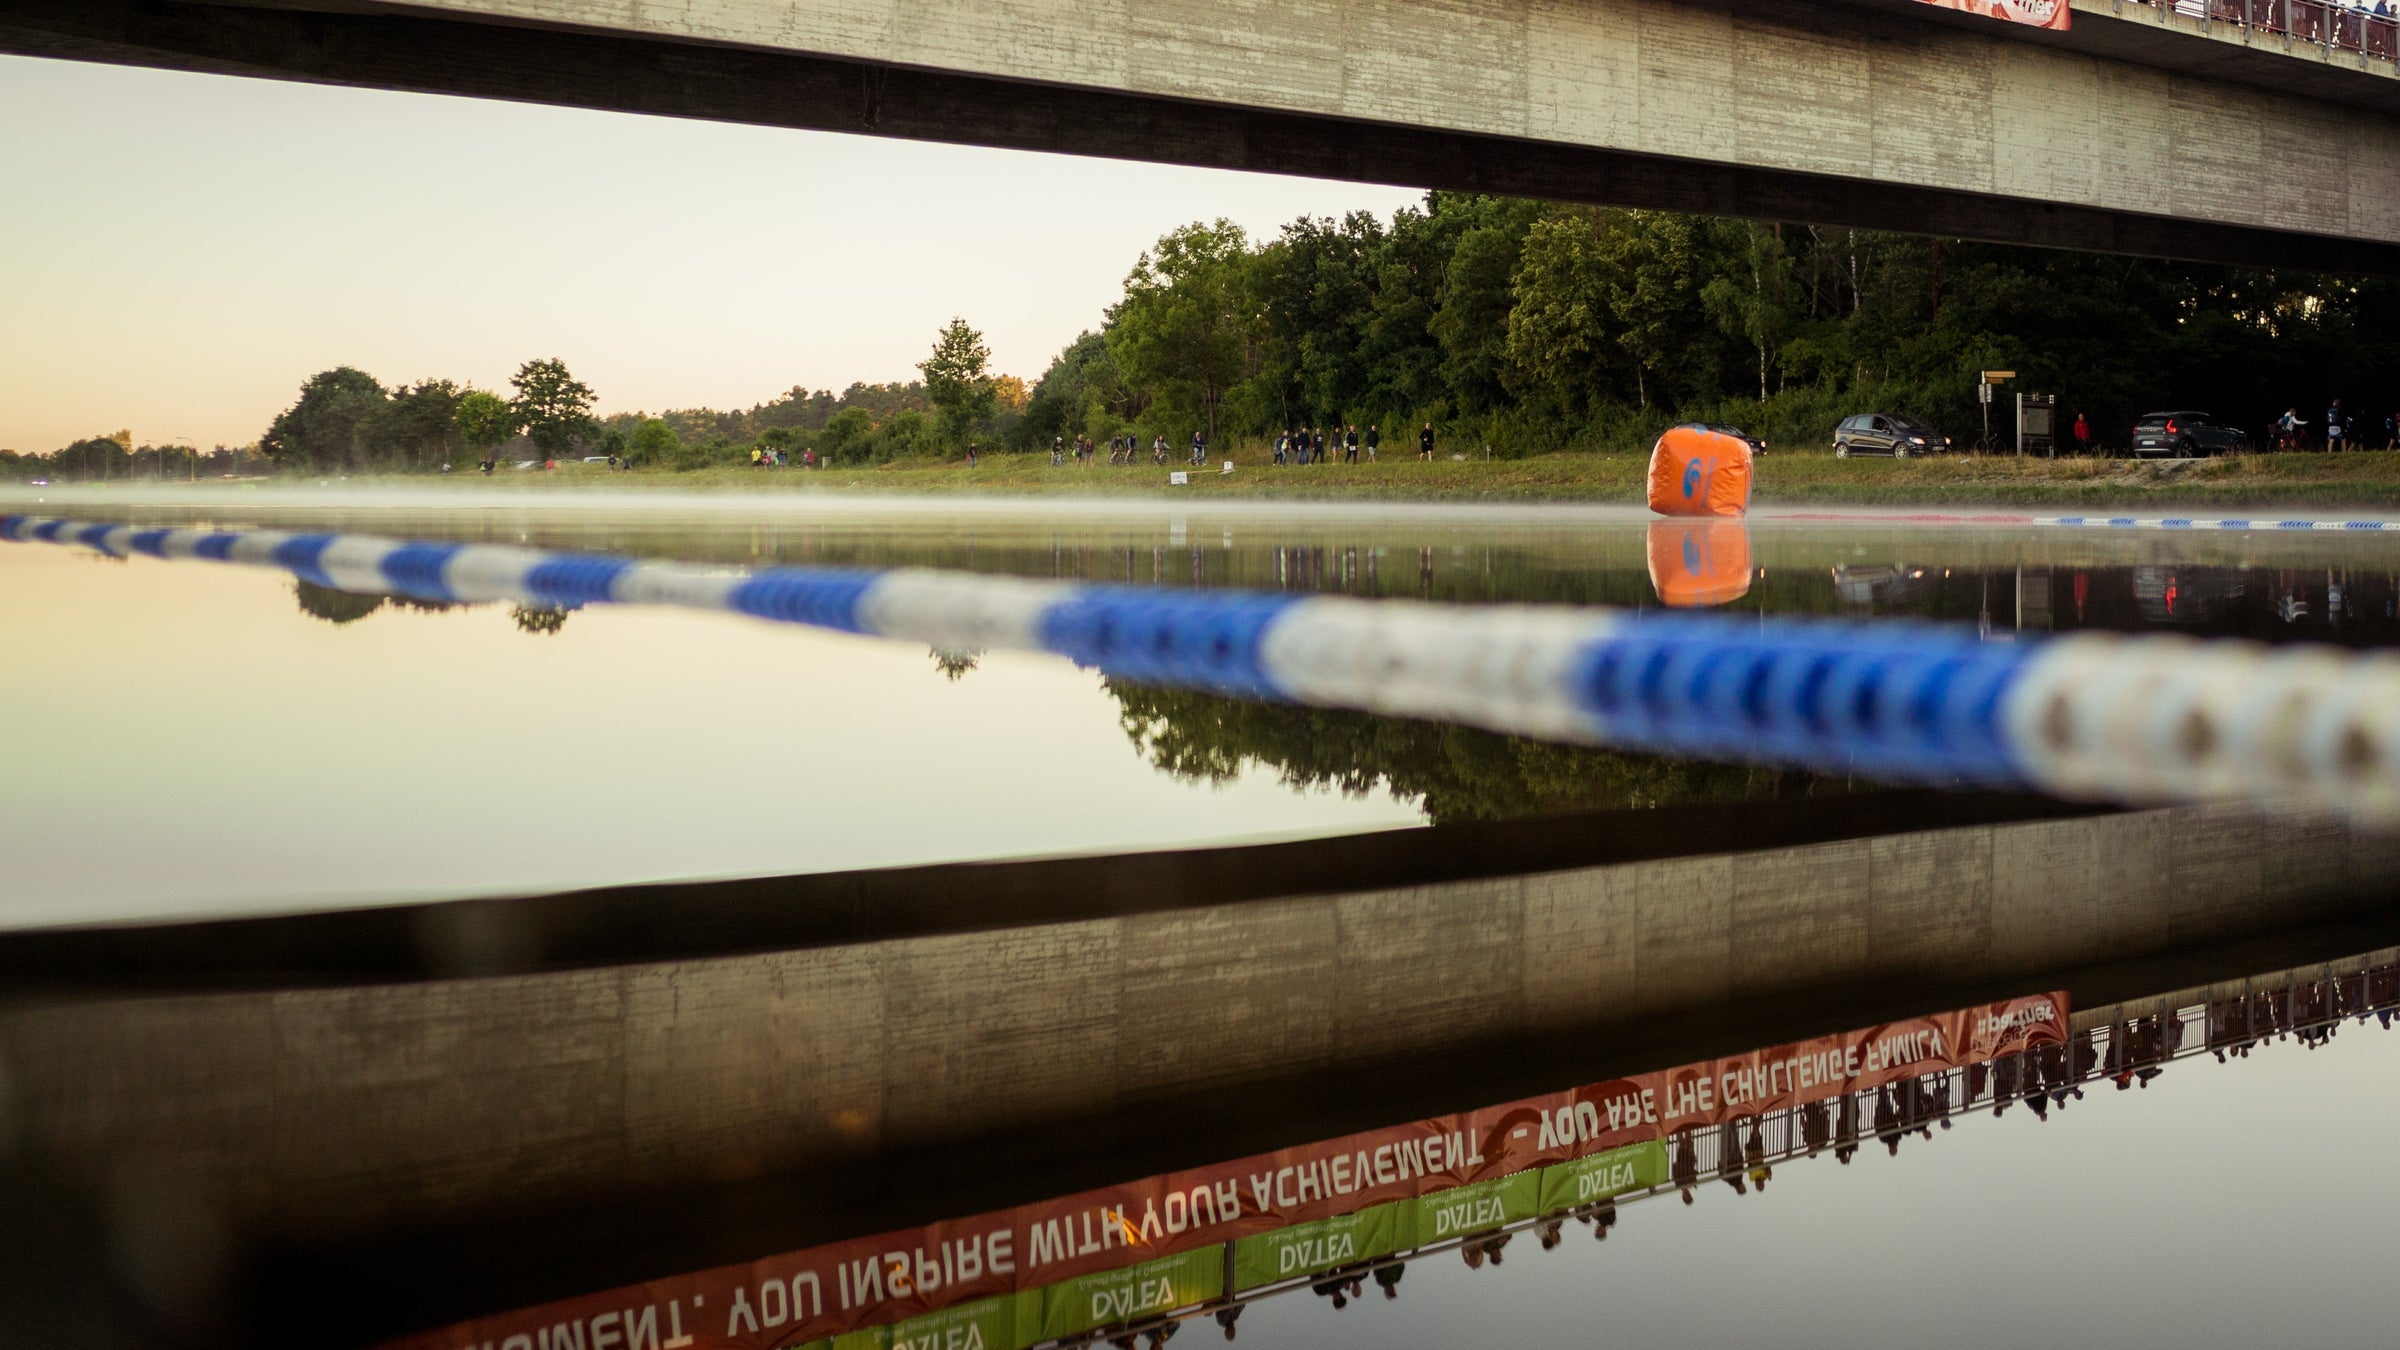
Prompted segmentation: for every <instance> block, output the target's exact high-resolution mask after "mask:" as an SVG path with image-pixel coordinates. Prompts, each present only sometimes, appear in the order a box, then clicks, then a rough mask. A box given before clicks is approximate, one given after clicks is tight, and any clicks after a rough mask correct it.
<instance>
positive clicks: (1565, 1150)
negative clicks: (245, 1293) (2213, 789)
mask: <svg viewBox="0 0 2400 1350" xmlns="http://www.w3.org/2000/svg"><path fill="white" fill-rule="evenodd" d="M2067 1012H2068V1004H2067V996H2066V995H2065V994H2064V993H2050V994H2038V995H2032V996H2028V997H2024V998H2018V999H2012V1000H2009V1001H2007V1002H2003V1003H1996V1004H1990V1005H1986V1006H1983V1007H1978V1008H1969V1009H1963V1010H1959V1011H1955V1012H1945V1013H1936V1014H1933V1015H1931V1016H1928V1017H1918V1018H1910V1019H1908V1020H1906V1021H1900V1022H1892V1023H1887V1024H1885V1025H1883V1026H1878V1027H1869V1028H1865V1029H1862V1030H1858V1031H1850V1032H1844V1033H1841V1034H1838V1035H1832V1036H1820V1037H1815V1038H1813V1039H1810V1040H1805V1041H1799V1042H1794V1043H1792V1044H1789V1045H1779V1046H1770V1047H1767V1048H1764V1049H1759V1050H1753V1051H1749V1052H1747V1053H1745V1054H1740V1055H1732V1056H1727V1057H1725V1058H1722V1059H1714V1060H1706V1061H1703V1062H1701V1063H1697V1064H1687V1065H1683V1066H1681V1067H1679V1068H1674V1069H1667V1070H1663V1071H1659V1072H1654V1073H1645V1074H1638V1075H1635V1076H1633V1077H1630V1078H1622V1079H1617V1080H1614V1081H1612V1082H1607V1083H1599V1084H1593V1085H1590V1086H1585V1087H1579V1088H1573V1089H1569V1090H1567V1091H1563V1092H1555V1093H1549V1094H1545V1095H1542V1096H1538V1097H1528V1098H1525V1099H1523V1100H1520V1101H1514V1102H1508V1103H1505V1104H1502V1105H1499V1106H1492V1107H1486V1108H1484V1109H1481V1110H1477V1111H1469V1112H1463V1113H1460V1114H1458V1115H1451V1116H1440V1117H1436V1118H1433V1119H1430V1120H1420V1121H1416V1122H1414V1123H1411V1124H1408V1125H1400V1126H1394V1127H1391V1128H1387V1129H1380V1130H1370V1131H1366V1132H1364V1133H1360V1134H1353V1135H1348V1136H1344V1137H1342V1138H1338V1139H1329V1140H1323V1141H1319V1142H1316V1143H1311V1144H1302V1145H1298V1146H1295V1147H1292V1148H1287V1149H1280V1150H1277V1151H1276V1152H1273V1153H1267V1154H1261V1155H1258V1156H1256V1157H1251V1158H1244V1159H1241V1160H1239V1161H1236V1162H1229V1163H1221V1164H1217V1165H1214V1166H1210V1167H1202V1168H1194V1169H1191V1170H1189V1171H1184V1172H1175V1173H1169V1174H1167V1175H1164V1176H1155V1177H1150V1178H1146V1179H1144V1180H1141V1181H1137V1182H1131V1183H1128V1184H1126V1185H1122V1186H1112V1187H1107V1188H1104V1189H1101V1190H1096V1191H1087V1192H1085V1193H1083V1194H1080V1195H1073V1196H1066V1197H1063V1198H1060V1199H1057V1200H1050V1201H1044V1202H1040V1203H1036V1204H1031V1205H1026V1206H1023V1207H1020V1208H1018V1209H1014V1210H1003V1211H999V1212H997V1213H992V1214H985V1215H980V1216H977V1217H973V1218H967V1219H954V1220H949V1221H945V1222H942V1223H937V1224H931V1225H928V1226H926V1227H924V1228H918V1229H912V1230H905V1231H901V1232H896V1233H887V1234H884V1235H881V1236H878V1237H867V1238H857V1239H853V1240H850V1241H847V1242H839V1243H834V1244H831V1245H829V1246H824V1247H815V1248H811V1249H809V1250H806V1251H801V1252H794V1253H791V1254H789V1255H786V1256H780V1257H772V1258H769V1259H767V1260H764V1261H758V1262H754V1263H751V1264H749V1265H743V1266H729V1267H722V1268H719V1269H716V1270H711V1271H704V1272H700V1273H698V1274H692V1275H684V1276H677V1277H673V1278H669V1279H663V1280H654V1281H651V1282H649V1283H647V1284H644V1285H638V1286H634V1287H631V1288H627V1289H621V1290H616V1291H612V1292H610V1293H605V1294H597V1295H591V1296H587V1297H584V1298H577V1299H569V1300H565V1301H563V1302H560V1303H556V1304H552V1305H549V1306H547V1307H543V1308H537V1309H530V1310H526V1311H523V1312H518V1313H511V1314H504V1315H500V1316H496V1317H491V1318H487V1319H484V1320H481V1321H478V1322H474V1323H470V1324H467V1325H464V1326H459V1327H454V1328H451V1329H450V1330H447V1331H441V1332H433V1333H428V1334H425V1335H421V1336H415V1337H409V1338H406V1339H404V1340H401V1341H398V1342H394V1343H393V1344H394V1345H395V1346H405V1347H410V1348H411V1350H459V1348H460V1347H462V1346H463V1347H473V1348H474V1350H487V1348H488V1350H561V1348H562V1347H568V1346H573V1347H580V1350H686V1348H687V1347H688V1348H689V1350H708V1348H710V1347H741V1348H742V1350H774V1348H775V1347H781V1346H789V1345H793V1344H795V1343H797V1342H803V1341H832V1342H833V1344H834V1346H835V1350H865V1347H869V1346H874V1347H888V1346H893V1345H913V1344H917V1343H920V1342H921V1341H923V1340H924V1338H925V1337H927V1336H931V1337H932V1338H933V1339H932V1340H931V1341H930V1342H927V1343H931V1344H937V1345H942V1344H960V1345H964V1344H967V1343H969V1342H970V1341H971V1342H973V1343H975V1344H978V1345H980V1346H983V1347H984V1348H985V1350H1013V1347H1018V1346H1023V1345H1027V1344H1031V1343H1033V1342H1035V1341H1039V1340H1046V1339H1054V1338H1056V1337H1060V1336H1071V1335H1076V1334H1079V1333H1081V1332H1083V1331H1087V1330H1090V1329H1092V1328H1094V1327H1101V1326H1111V1325H1118V1324H1122V1323H1127V1322H1138V1321H1142V1320H1144V1319H1146V1318H1150V1317H1154V1316H1157V1315H1159V1314H1162V1313H1166V1312H1171V1311H1175V1310H1177V1309H1181V1308H1189V1307H1192V1306H1195V1305H1196V1304H1199V1303H1202V1302H1206V1301H1209V1300H1213V1299H1216V1298H1218V1297H1221V1296H1223V1295H1225V1294H1228V1293H1232V1292H1236V1291H1237V1290H1239V1289H1248V1288H1255V1287H1258V1286H1259V1285H1261V1284H1267V1283H1274V1282H1276V1281H1278V1280H1282V1279H1286V1278H1291V1277H1292V1276H1294V1275H1298V1274H1309V1273H1315V1272H1317V1271H1321V1270H1324V1269H1327V1268H1329V1267H1332V1266H1337V1265H1345V1264H1350V1263H1354V1262H1358V1261H1366V1260H1371V1259H1373V1258H1375V1257H1377V1256H1384V1255H1389V1254H1391V1253H1392V1252H1395V1251H1401V1250H1407V1249H1412V1248H1414V1247H1418V1246H1423V1245H1427V1244H1430V1243H1436V1242H1444V1241H1448V1240H1451V1239H1454V1238H1456V1237H1459V1236H1462V1235H1465V1234H1470V1233H1475V1232H1481V1231H1484V1230H1487V1229H1494V1228H1498V1227H1501V1226H1502V1225H1504V1224H1508V1223H1514V1222H1517V1221H1520V1220H1523V1219H1525V1218H1529V1217H1531V1216H1532V1215H1534V1214H1537V1213H1546V1212H1551V1211H1554V1210H1557V1209H1561V1208H1569V1207H1573V1206H1576V1205H1581V1204H1588V1203H1592V1202H1594V1201H1597V1200H1601V1199H1606V1198H1608V1197H1611V1196H1614V1195H1619V1194H1623V1193H1625V1192H1628V1191H1634V1190H1643V1189H1647V1188H1649V1187H1652V1186H1656V1185H1658V1184H1660V1183H1661V1182H1662V1181H1663V1180H1664V1179H1665V1175H1666V1151H1665V1149H1664V1148H1663V1147H1662V1146H1661V1141H1663V1140H1665V1139H1667V1138H1669V1137H1670V1136H1672V1135H1674V1134H1675V1133H1677V1132H1679V1131H1684V1130H1690V1129H1695V1128H1699V1127H1703V1126H1713V1125H1719V1124H1723V1123H1724V1122H1727V1121H1733V1120H1743V1119H1748V1118H1751V1117H1754V1116H1759V1115H1762V1114H1765V1113H1767V1112H1770V1111H1773V1110H1777V1109H1780V1108H1783V1107H1789V1106H1796V1105H1802V1104H1805V1103H1809V1102H1819V1101H1830V1100H1832V1099H1834V1098H1836V1097H1839V1096H1841V1095H1842V1094H1844V1093H1849V1092H1860V1091H1869V1092H1871V1091H1873V1090H1875V1089H1876V1088H1879V1087H1883V1086H1885V1085H1888V1084H1891V1083H1895V1082H1899V1081H1902V1080H1904V1079H1909V1078H1913V1077H1916V1076H1918V1075H1921V1074H1927V1073H1932V1072H1935V1071H1937V1070H1942V1069H1951V1068H1958V1067H1961V1066H1963V1065H1968V1064H1978V1063H1984V1062H1987V1061H1990V1060H1992V1059H1994V1058H1997V1057H2000V1056H2004V1055H2013V1054H2018V1053H2021V1052H2023V1051H2025V1050H2027V1049H2030V1048H2032V1047H2035V1046H2039V1045H2047V1044H2061V1043H2064V1041H2065V1040H2066V1033H2067ZM1229 1243H1230V1244H1231V1245H1232V1250H1231V1253H1230V1264H1231V1271H1230V1272H1229V1271H1228V1269H1227V1263H1228V1260H1229V1257H1228V1253H1227V1250H1226V1247H1227V1244H1229ZM1228 1273H1231V1274H1232V1275H1233V1278H1234V1283H1235V1286H1236V1289H1235V1290H1228V1289H1226V1288H1225V1287H1224V1282H1225V1277H1226V1275H1227V1274H1228ZM970 1328H972V1330H971V1331H970V1330H969V1329H970ZM952 1332H956V1335H955V1336H952V1335H951V1333H952Z"/></svg>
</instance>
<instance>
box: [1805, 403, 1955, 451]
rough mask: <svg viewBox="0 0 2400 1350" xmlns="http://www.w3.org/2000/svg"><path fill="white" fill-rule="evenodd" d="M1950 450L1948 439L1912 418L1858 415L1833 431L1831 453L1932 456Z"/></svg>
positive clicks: (1847, 418)
mask: <svg viewBox="0 0 2400 1350" xmlns="http://www.w3.org/2000/svg"><path fill="white" fill-rule="evenodd" d="M1949 448H1950V438H1949V437H1947V436H1944V435H1943V434H1942V433H1940V432H1938V431H1935V430H1934V429H1933V428H1932V427H1929V426H1927V425H1925V424H1924V423H1923V422H1920V421H1918V420H1917V419H1915V418H1913V417H1903V416H1901V415H1900V414H1899V413H1860V414H1859V415H1858V416H1856V417H1845V418H1843V419H1842V424H1841V425H1840V426H1838V427H1835V428H1834V429H1833V453H1834V454H1835V455H1837V456H1839V457H1841V458H1843V459H1848V458H1849V457H1850V456H1852V455H1890V456H1892V457H1894V458H1896V459H1905V458H1907V457H1908V456H1910V455H1936V454H1940V453H1941V452H1942V451H1944V450H1947V449H1949Z"/></svg>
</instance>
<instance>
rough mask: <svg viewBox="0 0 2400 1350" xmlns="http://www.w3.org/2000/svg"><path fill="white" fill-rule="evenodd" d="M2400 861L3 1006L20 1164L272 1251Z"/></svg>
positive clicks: (2142, 819) (1996, 938)
mask: <svg viewBox="0 0 2400 1350" xmlns="http://www.w3.org/2000/svg"><path fill="white" fill-rule="evenodd" d="M2395 877H2400V841H2395V840H2392V839H2371V838H2363V837H2353V836H2352V835H2350V834H2348V833H2347V832H2346V831H2345V830H2344V829H2342V828H2341V827H2339V826H2334V825H2325V824H2317V823H2303V822H2295V821H2288V820H2262V819H2261V818H2259V817H2257V816H2253V815H2249V814H2245V813H2240V812H2233V811H2225V810H2213V809H2181V810H2172V811H2151V812H2143V813H2135V814H2125V815H2111V816H2097V817H2086V818H2078V819H2065V820H2046V821H2035V822H2028V823H2019V824H2007V825H1987V826H1977V827H1972V828H1958V829H1946V830H1938V831H1930V832H1924V833H1916V834H1902V835H1893V836H1886V837H1878V838H1873V839H1859V840H1848V841H1843V842H1837V843H1829V844H1819V845H1811V846H1807V847H1795V848H1780V849H1770V850H1762V851H1756V852H1747V853H1729V854H1721V855H1715V856H1703V857H1692V858H1682V859H1674V860H1669V861H1661V862H1643V863H1629V864H1623V865H1617V866H1609V867H1596V868H1587V869H1581V870H1576V871H1565V872H1552V873H1544V874H1538V875H1532V876H1525V877H1520V878H1508V879H1503V880H1487V881H1473V882H1463V883H1456V884H1449V885H1438V886H1428V887H1422V888H1416V889H1408V890H1392V891H1377V892H1369V893H1362V894H1348V895H1323V896H1309V897H1295V898H1291V899H1282V900H1265V901H1252V902H1248V903H1242V904H1235V905H1221V906H1205V907H1195V908H1190V909H1180V910H1168V911H1163V912H1157V913H1147V914H1139V915H1133V916H1129V917H1123V918H1111V919H1104V920H1093V921H1088V922H1073V923H1055V924H1047V925H1040V926H1033V927H1025V928H1017V929H1008V930H1002V931H999V932H987V933H972V934H957V935H941V936H930V937H921V938H908V939H899V940H890V941H883V942H874V943H863V944H856V945H850V946H834V947H827V948H822V949H816V950H810V951H804V952H792V953H780V954H771V955H762V956H746V957H735V958H725V959H713V960H702V961H692V962H684V963H674V964H659V965H640V966H626V967H616V968H601V969H592V970H583V971H571V972H564V973H556V974H544V975H533V976H522V977H506V978H490V979H476V980H443V981H431V982H425V983H412V984H395V985H383V986H374V987H364V988H336V989H296V990H288V991H280V992H261V993H224V994H200V995H186V996H173V997H154V998H131V997H128V998H114V999H98V1000H79V1001H61V1002H48V1003H19V1004H17V1005H16V1006H11V1007H7V1008H5V1009H0V1085H5V1087H4V1088H0V1139H6V1138H7V1137H8V1136H10V1135H11V1134H13V1135H14V1136H15V1137H16V1138H17V1139H18V1140H19V1141H20V1142H22V1143H25V1144H30V1145H32V1146H34V1147H35V1148H36V1149H37V1150H38V1151H39V1153H40V1154H41V1155H43V1156H48V1157H52V1158H55V1159H59V1160H62V1161H63V1162H64V1163H66V1164H67V1165H70V1166H74V1167H88V1168H93V1169H98V1170H101V1171H106V1170H107V1169H109V1168H121V1167H126V1166H133V1167H137V1168H140V1169H146V1170H147V1171H149V1172H153V1173H158V1174H174V1175H177V1176H179V1177H182V1178H184V1179H186V1180H187V1181H189V1182H191V1183H193V1184H196V1185H199V1186H202V1187H204V1188H205V1189H206V1190H207V1191H208V1192H209V1193H211V1194H212V1195H215V1196H218V1197H220V1203H222V1204H224V1205H225V1206H226V1208H227V1210H228V1212H229V1213H230V1214H232V1215H234V1216H236V1217H237V1218H238V1219H240V1220H241V1221H242V1222H244V1223H246V1224H247V1223H258V1224H261V1225H265V1226H268V1227H272V1228H277V1229H281V1230H283V1231H285V1232H287V1233H292V1232H296V1233H299V1234H307V1233H310V1232H322V1233H328V1234H332V1233H339V1232H348V1231H356V1230H359V1229H361V1228H367V1227H372V1226H374V1225H378V1224H385V1223H396V1222H403V1221H410V1220H423V1219H427V1218H430V1217H436V1216H439V1217H444V1218H449V1219H457V1218H461V1217H467V1216H472V1215H474V1214H476V1213H478V1212H486V1211H497V1210H501V1209H505V1208H509V1207H515V1206H525V1205H540V1204H546V1203H563V1202H566V1201H569V1200H573V1199H576V1198H578V1197H585V1196H588V1195H590V1194H592V1193H594V1192H595V1191H600V1192H606V1191H608V1190H609V1189H610V1188H627V1187H640V1186H645V1185H654V1184H655V1185H666V1184H682V1183H686V1182H705V1181H724V1180H728V1179H736V1178H742V1177H752V1176H766V1175H772V1174H774V1173H776V1172H778V1171H782V1170H788V1169H793V1168H799V1167H805V1166H809V1165H815V1164H822V1163H824V1162H826V1161H827V1160H829V1159H840V1158H843V1157H847V1156H854V1155H861V1154H865V1153H868V1152H871V1151H874V1150H876V1149H879V1148H884V1147H908V1146H916V1145H930V1144H938V1143H940V1142H942V1141H945V1140H949V1139H956V1138H963V1137H970V1136H974V1135H978V1134H983V1133H986V1132H991V1131H995V1130H1002V1129H1007V1128H1012V1127H1025V1126H1031V1125H1035V1124H1038V1123H1040V1122H1043V1121H1050V1120H1060V1119H1068V1118H1073V1117H1076V1116H1078V1115H1082V1114H1089V1113H1095V1112H1107V1111H1118V1110H1123V1109H1126V1108H1129V1107H1136V1106H1139V1105H1140V1104H1141V1103H1144V1102H1161V1103H1163V1102H1167V1101H1170V1100H1173V1099H1186V1100H1188V1099H1190V1098H1191V1097H1192V1095H1193V1094H1194V1093H1196V1092H1200V1091H1204V1090H1207V1089H1211V1088H1224V1087H1232V1086H1236V1085H1240V1084H1243V1083H1247V1082H1254V1081H1258V1080H1264V1079H1270V1078H1278V1077H1288V1076H1291V1075H1295V1074H1307V1073H1312V1072H1321V1071H1333V1070H1337V1069H1340V1068H1342V1067H1344V1066H1354V1065H1357V1064H1360V1063H1362V1062H1366V1061H1372V1060H1377V1059H1388V1060H1401V1061H1405V1060H1406V1059H1407V1058H1408V1057H1411V1056H1418V1055H1424V1054H1428V1053H1435V1052H1440V1051H1443V1050H1445V1049H1449V1050H1456V1049H1458V1048H1461V1047H1469V1046H1475V1045H1482V1044H1492V1043H1505V1042H1507V1041H1510V1040H1511V1039H1517V1038H1526V1037H1534V1036H1540V1035H1543V1034H1546V1033H1561V1032H1568V1031H1572V1030H1576V1029H1583V1028H1599V1027H1603V1026H1605V1025H1607V1024H1609V1023H1612V1022H1621V1021H1624V1020H1626V1019H1631V1018H1639V1017H1644V1016H1655V1015H1658V1014H1662V1013H1671V1012H1677V1011H1681V1010H1696V1009H1705V1008H1708V1007H1710V1006H1712V1005H1724V1004H1726V1003H1727V1002H1728V1001H1731V1000H1739V999H1743V998H1745V997H1749V996H1753V995H1759V994H1766V993H1770V992H1773V991H1779V990H1791V989H1795V988H1802V987H1824V986H1829V985H1836V984H1841V983H1844V982H1870V981H1876V980H1895V979H1903V978H1917V977H1923V976H1927V975H1936V976H1950V977H1957V978H1959V979H1961V980H1974V979H1986V980H1988V979H1994V978H2005V977H2007V976H2010V975H2012V974H2017V973H2030V972H2035V971H2044V970H2055V969H2059V968H2063V967H2068V966H2074V965H2080V964H2086V963H2094V962H2101V961H2108V960H2112V959H2118V958H2127V957H2135V956H2140V955H2143V954H2146V953H2151V952H2155V951H2160V950H2164V949H2167V948H2170V947H2174V946H2178V945H2183V944H2189V943H2195V942H2202V941H2208V940H2214V939H2219V938H2224V937H2228V936H2234V935H2238V934H2242V933H2246V932H2251V931H2258V930H2264V929H2269V928H2277V927H2284V926H2289V925H2292V924H2296V923H2303V922H2308V921H2314V920H2318V919H2323V918H2327V917H2332V916H2334V915H2337V914H2341V913H2345V912H2349V911H2352V910H2356V909H2359V908H2361V907H2364V906H2368V905H2374V904H2384V903H2388V899H2387V897H2388V896H2389V895H2390V893H2391V889H2392V882H2393V878H2395Z"/></svg>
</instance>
